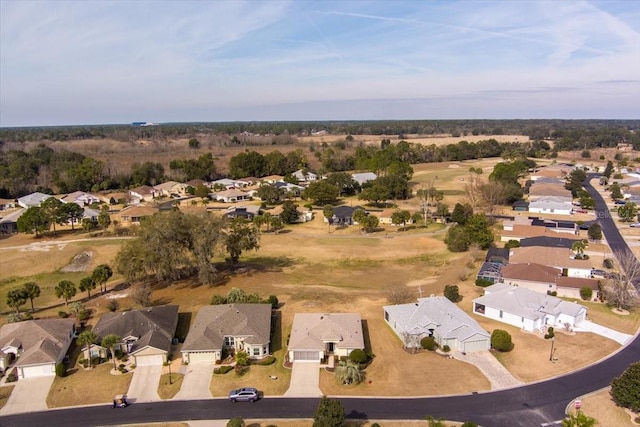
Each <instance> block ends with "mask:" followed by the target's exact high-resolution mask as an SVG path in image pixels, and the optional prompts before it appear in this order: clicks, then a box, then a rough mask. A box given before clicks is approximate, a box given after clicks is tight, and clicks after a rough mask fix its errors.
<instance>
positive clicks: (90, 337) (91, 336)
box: [76, 331, 98, 367]
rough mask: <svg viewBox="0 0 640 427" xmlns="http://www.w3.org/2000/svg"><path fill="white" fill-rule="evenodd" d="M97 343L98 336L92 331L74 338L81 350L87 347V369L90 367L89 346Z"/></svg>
mask: <svg viewBox="0 0 640 427" xmlns="http://www.w3.org/2000/svg"><path fill="white" fill-rule="evenodd" d="M97 342H98V336H97V335H96V334H95V333H93V331H84V332H82V333H80V335H78V338H76V343H77V344H78V346H79V347H80V348H81V349H82V348H83V347H87V349H88V351H89V367H91V346H92V345H94V344H96V343H97Z"/></svg>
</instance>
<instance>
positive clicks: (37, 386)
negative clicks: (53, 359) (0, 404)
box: [0, 375, 55, 424]
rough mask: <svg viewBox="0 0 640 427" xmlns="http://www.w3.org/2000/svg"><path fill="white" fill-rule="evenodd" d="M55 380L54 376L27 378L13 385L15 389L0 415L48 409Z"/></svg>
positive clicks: (0, 410)
mask: <svg viewBox="0 0 640 427" xmlns="http://www.w3.org/2000/svg"><path fill="white" fill-rule="evenodd" d="M54 378H55V377H54V376H53V375H52V376H50V377H39V378H27V379H21V380H19V381H17V382H15V383H13V384H15V388H14V389H13V391H12V392H11V396H9V400H7V404H6V405H5V406H4V408H2V409H0V414H1V415H8V414H17V413H20V412H35V411H43V410H46V409H48V408H47V395H48V394H49V389H50V388H51V384H53V380H54ZM0 424H2V423H0Z"/></svg>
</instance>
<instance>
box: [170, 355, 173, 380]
mask: <svg viewBox="0 0 640 427" xmlns="http://www.w3.org/2000/svg"><path fill="white" fill-rule="evenodd" d="M169 384H173V380H172V379H171V361H169Z"/></svg>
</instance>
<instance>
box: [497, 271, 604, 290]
mask: <svg viewBox="0 0 640 427" xmlns="http://www.w3.org/2000/svg"><path fill="white" fill-rule="evenodd" d="M501 273H502V280H501V282H504V283H506V284H508V285H511V286H519V287H523V288H527V289H531V290H532V291H536V292H540V293H553V292H555V293H556V294H557V295H558V296H561V297H566V298H578V299H579V298H581V296H580V289H581V288H583V287H588V288H590V289H591V290H592V291H594V293H597V292H598V290H599V281H598V280H597V279H592V278H588V277H569V276H563V275H562V272H561V270H559V269H557V268H554V267H549V266H546V265H541V264H536V263H528V264H509V265H507V266H505V267H504V268H503V269H502V272H501Z"/></svg>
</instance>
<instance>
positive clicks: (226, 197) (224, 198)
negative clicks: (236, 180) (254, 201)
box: [213, 188, 251, 203]
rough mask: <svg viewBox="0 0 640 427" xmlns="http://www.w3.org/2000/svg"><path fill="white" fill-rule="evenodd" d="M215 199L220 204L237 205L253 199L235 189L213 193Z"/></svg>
mask: <svg viewBox="0 0 640 427" xmlns="http://www.w3.org/2000/svg"><path fill="white" fill-rule="evenodd" d="M213 198H214V199H216V200H217V201H219V202H224V203H236V202H241V201H244V200H249V199H250V198H251V197H250V196H249V195H248V194H247V193H246V192H244V191H242V190H238V189H235V188H232V189H229V190H224V191H220V192H218V193H213Z"/></svg>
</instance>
